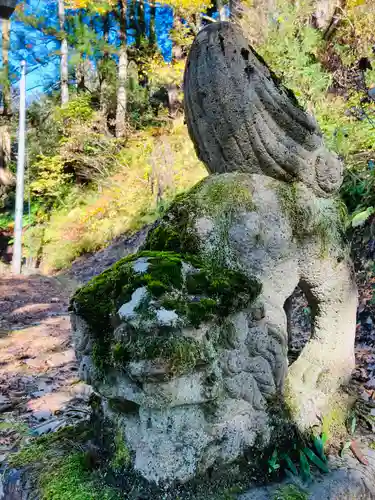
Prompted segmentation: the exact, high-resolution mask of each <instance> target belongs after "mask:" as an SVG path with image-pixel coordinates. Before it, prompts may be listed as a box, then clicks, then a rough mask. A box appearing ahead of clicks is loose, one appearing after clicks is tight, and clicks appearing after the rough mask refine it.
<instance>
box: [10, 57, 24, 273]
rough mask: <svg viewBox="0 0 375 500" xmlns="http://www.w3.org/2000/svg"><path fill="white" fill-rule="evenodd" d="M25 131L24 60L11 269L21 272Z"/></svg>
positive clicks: (21, 82)
mask: <svg viewBox="0 0 375 500" xmlns="http://www.w3.org/2000/svg"><path fill="white" fill-rule="evenodd" d="M25 133H26V62H25V61H22V63H21V81H20V116H19V128H18V158H17V187H16V211H15V224H14V247H13V261H12V271H13V273H15V274H21V262H22V218H23V204H24V202H23V196H24V184H25Z"/></svg>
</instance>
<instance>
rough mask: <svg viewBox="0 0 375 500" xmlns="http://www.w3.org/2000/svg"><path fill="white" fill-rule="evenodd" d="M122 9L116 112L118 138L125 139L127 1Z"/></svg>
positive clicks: (125, 0) (121, 3)
mask: <svg viewBox="0 0 375 500" xmlns="http://www.w3.org/2000/svg"><path fill="white" fill-rule="evenodd" d="M119 7H120V33H119V36H120V49H119V62H118V88H117V110H116V137H124V136H125V132H126V103H127V95H126V81H127V76H128V53H127V36H126V25H127V23H126V8H127V0H120V1H119Z"/></svg>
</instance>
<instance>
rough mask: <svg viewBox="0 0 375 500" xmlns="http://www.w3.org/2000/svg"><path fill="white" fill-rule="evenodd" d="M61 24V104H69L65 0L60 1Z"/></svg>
mask: <svg viewBox="0 0 375 500" xmlns="http://www.w3.org/2000/svg"><path fill="white" fill-rule="evenodd" d="M58 12H59V24H60V33H61V48H60V50H61V60H60V85H61V104H62V105H63V106H64V105H65V104H67V103H68V102H69V87H68V83H69V67H68V40H67V38H66V32H65V5H64V0H58Z"/></svg>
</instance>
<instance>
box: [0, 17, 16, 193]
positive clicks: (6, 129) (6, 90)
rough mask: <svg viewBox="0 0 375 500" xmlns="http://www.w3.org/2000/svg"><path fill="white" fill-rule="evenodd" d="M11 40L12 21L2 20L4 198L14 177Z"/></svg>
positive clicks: (0, 175) (0, 174) (0, 163)
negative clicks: (11, 129) (10, 166)
mask: <svg viewBox="0 0 375 500" xmlns="http://www.w3.org/2000/svg"><path fill="white" fill-rule="evenodd" d="M9 39H10V21H9V19H3V20H2V59H3V71H4V83H3V90H2V94H3V95H2V100H3V102H2V113H1V115H2V116H1V119H0V196H1V197H2V194H3V191H4V190H3V189H1V186H2V187H4V186H5V187H6V186H9V185H11V184H12V183H13V180H14V179H13V175H12V173H11V172H10V170H9V168H8V166H9V163H10V155H11V141H10V119H11V116H12V99H11V94H10V81H9Z"/></svg>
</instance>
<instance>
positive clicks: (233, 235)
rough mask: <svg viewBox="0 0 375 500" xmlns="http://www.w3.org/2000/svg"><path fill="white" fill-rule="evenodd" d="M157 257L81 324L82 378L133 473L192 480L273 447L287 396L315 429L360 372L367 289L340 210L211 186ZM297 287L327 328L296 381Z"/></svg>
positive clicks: (288, 188) (108, 286) (83, 300)
mask: <svg viewBox="0 0 375 500" xmlns="http://www.w3.org/2000/svg"><path fill="white" fill-rule="evenodd" d="M291 200H292V201H293V204H290V203H291ZM182 220H183V224H184V229H182V228H181V227H180V225H181V221H182ZM296 220H298V224H295V222H296ZM146 246H147V247H148V250H147V251H145V252H141V253H139V254H137V255H135V256H133V257H131V258H126V259H124V260H123V261H120V262H119V263H118V264H116V266H115V267H114V268H113V269H112V270H110V271H109V272H107V273H106V274H104V275H101V276H99V277H98V278H97V279H96V280H94V281H93V282H91V283H90V284H89V285H87V287H85V288H83V289H82V290H81V291H79V292H78V293H77V294H76V296H75V298H74V300H73V310H74V313H73V317H72V319H73V328H74V330H75V333H74V337H75V338H76V339H77V341H76V351H77V356H78V358H79V360H80V363H81V367H80V374H81V376H82V378H83V379H84V380H86V381H87V382H89V383H92V384H93V385H94V387H95V389H96V390H97V391H98V392H99V393H100V394H101V395H102V396H103V397H104V398H105V400H106V401H107V403H106V406H105V408H106V414H107V416H110V418H112V419H113V421H115V422H116V425H118V424H119V423H120V425H121V427H122V428H123V429H124V433H125V436H126V440H127V442H128V445H129V446H130V447H131V449H132V450H133V451H134V453H135V459H134V466H135V468H136V469H137V470H139V471H140V472H141V473H142V475H144V477H146V478H147V479H148V480H150V481H157V482H158V481H170V480H173V479H178V480H181V481H186V480H187V479H189V478H191V477H193V476H194V475H196V474H198V473H199V472H200V471H203V470H205V469H206V468H207V467H209V466H211V465H212V464H214V463H223V462H224V463H225V462H230V461H232V460H234V459H236V458H238V457H239V456H241V454H242V453H243V452H244V450H245V449H247V448H251V447H253V446H255V445H256V446H257V447H259V446H265V445H266V444H267V443H268V442H269V439H270V435H271V422H270V415H269V413H268V410H267V401H268V400H270V398H271V399H272V398H273V397H275V395H279V396H280V395H282V394H284V389H285V390H286V392H285V399H286V400H287V403H288V404H289V407H290V410H291V411H292V412H293V413H294V415H293V417H294V419H295V421H296V422H298V423H299V424H300V426H301V427H302V428H305V429H306V428H307V427H309V426H310V425H312V424H314V423H316V418H317V415H322V414H324V412H325V411H326V409H327V405H328V404H329V398H330V396H331V395H332V393H333V392H334V391H335V390H336V389H337V387H338V386H339V385H340V383H342V382H344V381H345V380H346V379H347V378H348V377H349V376H350V373H351V370H352V367H353V362H354V360H353V345H354V331H355V328H354V326H355V311H356V289H355V285H354V284H353V279H352V270H351V266H350V263H349V262H348V260H347V258H346V257H345V255H346V254H345V249H344V247H343V246H342V242H341V235H340V218H339V215H338V212H337V209H336V202H335V200H327V199H320V198H318V197H316V196H315V195H313V194H312V192H311V191H310V190H308V188H306V187H305V186H304V185H303V184H295V185H285V184H284V183H282V182H281V181H276V180H270V179H269V178H267V177H265V176H261V175H252V176H250V175H247V174H223V175H220V176H212V177H209V178H207V179H206V180H205V181H204V182H202V183H201V184H200V185H198V186H197V187H196V188H194V190H193V191H192V192H190V193H188V194H187V195H185V197H181V198H180V199H178V200H177V201H176V202H175V204H174V205H173V206H172V207H171V209H170V211H169V212H168V213H167V214H166V216H165V217H164V219H163V220H162V221H161V222H160V224H159V226H158V228H157V229H156V230H154V231H153V232H151V233H150V235H149V238H148V240H147V243H146ZM188 248H190V252H192V251H193V250H194V252H195V254H194V258H192V256H191V255H192V254H191V253H189V252H188ZM175 251H177V252H179V253H175ZM181 254H182V255H185V257H183V258H182V257H179V256H180V255H181ZM165 268H168V273H170V274H169V275H168V274H166V275H163V273H160V270H161V269H165ZM226 273H229V274H226ZM232 273H233V274H232ZM157 276H159V278H160V276H163V278H160V279H164V280H165V282H161V281H159V282H158V281H157V280H156V277H157ZM171 276H172V278H171ZM170 279H172V282H170V281H169V280H170ZM239 283H240V286H239ZM257 283H261V284H262V291H261V293H260V294H259V291H260V288H259V287H258V285H257ZM298 284H300V286H303V287H304V288H305V290H306V292H305V293H306V295H307V296H308V297H310V299H311V307H312V308H313V315H314V317H315V322H314V329H313V338H312V339H311V340H310V342H309V343H308V344H307V346H306V347H305V349H304V350H303V351H302V353H301V356H300V357H299V358H298V359H297V361H296V362H295V363H294V364H293V365H292V366H291V367H290V369H289V374H288V376H287V373H288V366H287V341H288V332H287V320H286V315H285V311H284V307H283V306H284V303H285V301H286V300H287V299H288V297H289V296H290V295H291V294H292V293H293V291H294V289H295V287H296V286H297V285H298ZM215 287H216V288H215ZM257 295H258V296H257ZM254 299H256V300H254ZM197 305H199V307H198V308H197ZM98 314H99V316H98ZM342 319H344V321H342ZM159 341H160V342H161V344H160V345H158V342H159ZM142 342H143V343H142ZM155 342H156V343H155ZM174 342H176V344H175V346H176V349H175V347H174V344H173V343H174ZM147 346H152V350H151V351H148V347H147ZM98 353H99V355H98ZM103 370H104V376H103ZM182 449H184V450H190V451H189V452H188V451H186V453H185V452H184V453H182V452H181V450H182ZM166 456H167V457H168V459H166V458H165V457H166Z"/></svg>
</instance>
